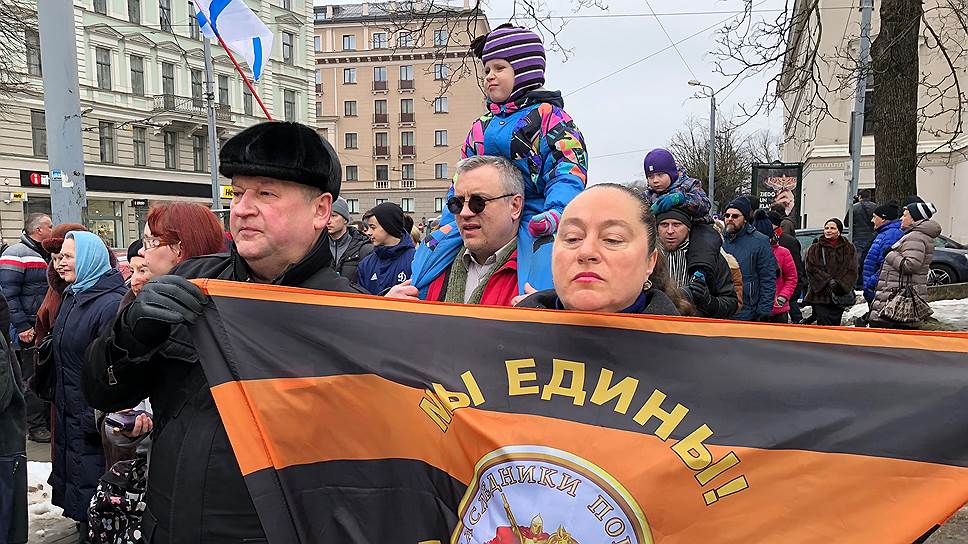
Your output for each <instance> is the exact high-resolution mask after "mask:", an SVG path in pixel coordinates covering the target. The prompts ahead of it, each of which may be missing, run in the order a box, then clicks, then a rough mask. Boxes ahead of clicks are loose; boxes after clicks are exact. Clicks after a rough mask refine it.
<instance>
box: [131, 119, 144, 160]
mask: <svg viewBox="0 0 968 544" xmlns="http://www.w3.org/2000/svg"><path fill="white" fill-rule="evenodd" d="M131 137H132V140H133V141H134V165H135V166H148V129H147V128H145V127H134V128H133V129H131Z"/></svg>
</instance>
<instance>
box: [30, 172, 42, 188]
mask: <svg viewBox="0 0 968 544" xmlns="http://www.w3.org/2000/svg"><path fill="white" fill-rule="evenodd" d="M30 184H31V185H40V174H39V173H38V172H31V173H30Z"/></svg>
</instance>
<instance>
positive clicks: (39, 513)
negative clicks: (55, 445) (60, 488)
mask: <svg viewBox="0 0 968 544" xmlns="http://www.w3.org/2000/svg"><path fill="white" fill-rule="evenodd" d="M27 461H28V462H30V463H29V464H28V465H27V466H28V472H34V470H38V469H43V470H40V472H44V473H48V474H49V472H50V468H49V467H50V444H38V443H36V442H31V441H29V440H28V441H27ZM44 464H46V466H45V465H44ZM37 479H42V480H46V478H30V477H29V476H28V487H27V502H28V506H27V512H28V516H29V520H30V531H29V533H28V540H27V543H28V544H75V543H76V542H77V529H76V528H75V524H74V521H73V520H70V519H67V518H64V517H62V516H60V508H56V507H52V506H51V505H50V504H49V503H50V485H49V484H47V482H46V481H41V482H37V481H34V480H37Z"/></svg>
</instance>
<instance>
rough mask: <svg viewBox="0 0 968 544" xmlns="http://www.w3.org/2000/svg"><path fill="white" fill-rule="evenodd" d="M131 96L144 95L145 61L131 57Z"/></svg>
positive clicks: (141, 58)
mask: <svg viewBox="0 0 968 544" xmlns="http://www.w3.org/2000/svg"><path fill="white" fill-rule="evenodd" d="M131 94H133V95H135V96H144V95H145V59H144V57H138V56H135V55H131Z"/></svg>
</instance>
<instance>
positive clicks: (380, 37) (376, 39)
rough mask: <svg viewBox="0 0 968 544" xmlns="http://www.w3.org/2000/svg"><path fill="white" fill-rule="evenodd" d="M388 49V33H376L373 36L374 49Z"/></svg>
mask: <svg viewBox="0 0 968 544" xmlns="http://www.w3.org/2000/svg"><path fill="white" fill-rule="evenodd" d="M386 48H387V33H386V32H375V33H374V34H373V49H386Z"/></svg>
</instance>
